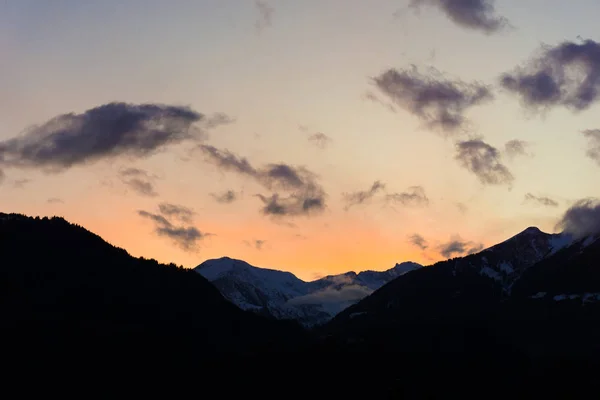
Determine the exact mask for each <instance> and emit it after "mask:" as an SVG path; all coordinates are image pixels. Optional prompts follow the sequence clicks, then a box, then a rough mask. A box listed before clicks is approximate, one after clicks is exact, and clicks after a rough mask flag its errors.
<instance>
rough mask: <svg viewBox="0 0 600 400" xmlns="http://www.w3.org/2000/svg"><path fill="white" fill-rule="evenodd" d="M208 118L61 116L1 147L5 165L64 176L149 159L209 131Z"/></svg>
mask: <svg viewBox="0 0 600 400" xmlns="http://www.w3.org/2000/svg"><path fill="white" fill-rule="evenodd" d="M203 118H204V116H203V115H202V114H200V113H198V112H196V111H194V110H192V109H190V108H188V107H180V106H169V105H162V104H138V105H136V104H128V103H109V104H105V105H102V106H99V107H95V108H91V109H89V110H87V111H85V112H83V113H81V114H75V113H70V114H63V115H59V116H57V117H55V118H53V119H51V120H49V121H47V122H45V123H43V124H42V125H38V126H34V127H32V128H30V129H29V130H27V131H26V132H25V133H24V134H22V135H20V136H17V137H14V138H12V139H8V140H4V141H2V142H0V165H5V166H12V167H36V168H44V169H46V170H47V171H48V172H59V171H62V170H64V169H67V168H70V167H72V166H75V165H83V164H87V163H92V162H95V161H98V160H100V159H106V158H114V157H117V156H123V155H128V156H132V157H138V158H141V157H147V156H150V155H152V154H154V153H155V152H156V151H158V150H160V149H162V148H164V147H166V146H168V145H173V144H178V143H181V142H184V141H187V140H199V139H203V138H204V136H205V131H204V129H202V128H201V127H200V125H196V124H197V123H199V122H200V121H201V120H203Z"/></svg>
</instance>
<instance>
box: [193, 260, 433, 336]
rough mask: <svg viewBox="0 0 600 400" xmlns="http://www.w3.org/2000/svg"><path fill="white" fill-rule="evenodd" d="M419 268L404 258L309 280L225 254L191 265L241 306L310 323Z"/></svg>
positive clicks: (229, 298) (329, 315)
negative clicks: (391, 264) (393, 263)
mask: <svg viewBox="0 0 600 400" xmlns="http://www.w3.org/2000/svg"><path fill="white" fill-rule="evenodd" d="M421 267H422V266H421V265H419V264H416V263H412V262H405V263H401V264H396V266H394V268H391V269H389V270H387V271H382V272H378V271H363V272H360V273H358V274H357V273H355V272H347V273H345V274H340V275H329V276H325V277H323V278H321V279H317V280H315V281H311V282H306V281H303V280H301V279H299V278H297V277H296V276H295V275H294V274H292V273H290V272H284V271H278V270H272V269H265V268H258V267H255V266H252V265H250V264H248V263H247V262H245V261H241V260H235V259H231V258H229V257H223V258H219V259H213V260H207V261H205V262H203V263H202V264H200V265H199V266H197V267H196V269H195V270H196V272H198V273H200V274H201V275H202V276H204V277H205V278H206V279H208V280H209V281H210V282H212V283H213V284H214V285H215V286H216V287H217V288H218V289H219V290H220V292H221V294H222V295H223V296H224V297H225V298H227V299H228V300H230V301H231V302H232V303H234V304H236V305H237V306H239V307H240V308H242V309H244V310H251V311H255V312H258V313H261V314H266V315H270V316H273V317H275V318H277V319H294V320H297V321H299V322H300V323H301V324H303V325H305V326H313V325H317V324H321V323H324V322H326V321H328V320H330V319H331V318H332V317H334V316H335V315H336V314H338V313H339V312H340V311H342V310H343V309H345V308H346V307H348V306H350V305H352V304H354V303H356V302H358V301H359V300H361V299H363V298H364V297H366V296H368V295H369V294H371V293H372V292H373V291H375V290H377V289H378V288H380V287H381V286H383V285H384V284H386V283H387V282H389V281H391V280H392V279H394V278H397V277H399V276H400V275H403V274H405V273H407V272H410V271H413V270H416V269H418V268H421Z"/></svg>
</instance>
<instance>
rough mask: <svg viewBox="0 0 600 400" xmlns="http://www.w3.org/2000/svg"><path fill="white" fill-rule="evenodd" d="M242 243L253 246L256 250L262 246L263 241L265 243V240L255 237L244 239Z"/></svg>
mask: <svg viewBox="0 0 600 400" xmlns="http://www.w3.org/2000/svg"><path fill="white" fill-rule="evenodd" d="M244 243H245V244H246V245H247V246H250V247H254V248H255V249H256V250H262V248H263V246H264V245H265V243H267V241H266V240H262V239H255V240H252V241H249V240H244Z"/></svg>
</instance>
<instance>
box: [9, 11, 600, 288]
mask: <svg viewBox="0 0 600 400" xmlns="http://www.w3.org/2000/svg"><path fill="white" fill-rule="evenodd" d="M461 3H463V4H464V3H465V2H463V1H456V0H455V1H447V2H443V1H442V0H369V1H366V0H301V1H300V0H271V1H262V2H255V1H254V0H170V1H167V0H104V1H95V2H92V1H78V0H55V1H40V0H6V1H3V2H0V51H1V54H2V55H1V61H0V69H1V71H2V73H1V74H0V170H1V171H2V172H1V173H0V177H2V183H1V185H0V211H2V212H17V213H24V214H27V215H32V216H35V215H39V216H52V215H58V216H63V217H64V218H66V219H67V220H68V221H70V222H73V223H77V224H80V225H83V226H84V227H85V228H87V229H89V230H91V231H93V232H94V233H97V234H99V235H100V236H102V237H103V238H104V239H106V240H107V241H109V242H110V243H112V244H114V245H117V246H119V247H123V248H125V249H126V250H127V251H129V252H130V253H131V254H132V255H134V256H144V257H147V258H156V259H157V260H159V261H162V262H175V263H177V264H182V265H184V266H186V267H195V266H196V265H198V264H200V263H201V262H202V261H204V260H206V259H210V258H217V257H221V256H230V257H233V258H240V259H243V260H245V261H248V262H249V263H251V264H253V265H256V266H260V267H265V268H276V269H281V270H286V271H291V272H293V273H295V274H296V275H297V276H298V277H300V278H302V279H306V280H309V279H314V278H316V277H318V276H322V275H325V274H332V273H340V272H345V271H348V270H355V271H360V270H365V269H373V270H385V269H388V268H391V267H393V266H394V264H395V263H396V262H402V261H415V262H419V263H422V264H425V265H427V264H431V263H433V262H434V261H438V260H442V259H445V258H448V257H455V256H459V255H464V254H467V253H468V252H470V251H476V250H478V249H481V248H482V247H483V246H488V245H492V244H495V243H497V242H499V241H502V240H504V239H506V238H508V237H510V236H512V235H514V234H516V233H518V232H520V231H522V230H523V229H525V228H526V227H528V226H531V225H535V226H538V227H539V228H540V229H542V230H544V231H546V232H554V231H555V225H556V222H557V220H558V218H559V217H560V216H561V215H562V214H563V213H564V211H565V210H566V209H567V208H568V207H569V206H570V205H571V204H573V203H574V202H575V201H577V200H579V199H582V198H588V197H598V196H600V185H599V184H598V181H599V177H600V130H598V129H600V113H598V107H597V104H596V103H597V102H598V101H599V100H600V43H599V42H600V36H599V35H600V33H599V31H598V16H599V15H600V2H598V0H577V1H564V0H526V1H524V0H498V1H496V2H491V1H484V0H481V1H479V2H478V1H474V2H471V4H474V5H477V4H480V5H482V6H485V5H486V4H488V5H493V6H494V7H491V8H482V9H469V8H468V7H467V6H463V7H461V6H460V4H461ZM452 4H454V6H453V5H452Z"/></svg>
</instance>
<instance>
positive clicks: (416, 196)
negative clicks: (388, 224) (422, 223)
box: [386, 186, 429, 207]
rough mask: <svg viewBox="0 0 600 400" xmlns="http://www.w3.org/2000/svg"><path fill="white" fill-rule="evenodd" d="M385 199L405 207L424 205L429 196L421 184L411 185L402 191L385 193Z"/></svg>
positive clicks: (426, 204) (427, 202)
mask: <svg viewBox="0 0 600 400" xmlns="http://www.w3.org/2000/svg"><path fill="white" fill-rule="evenodd" d="M386 200H387V201H390V202H393V203H396V204H402V205H403V206H407V207H425V206H428V205H429V198H428V197H427V195H426V194H425V189H423V187H422V186H411V187H409V188H408V189H407V190H406V191H404V192H400V193H390V194H388V195H386Z"/></svg>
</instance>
